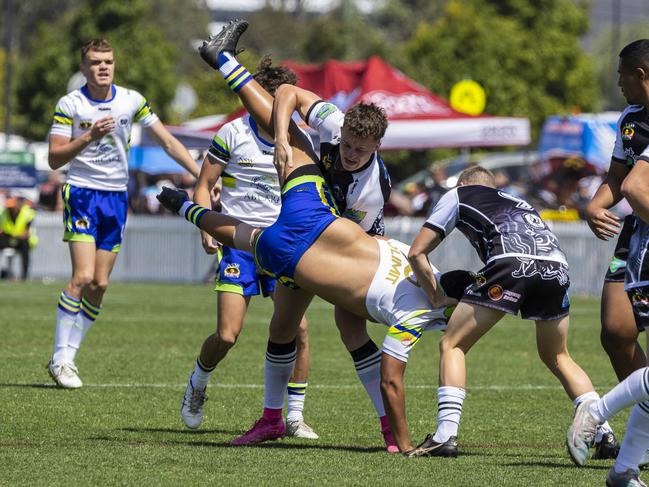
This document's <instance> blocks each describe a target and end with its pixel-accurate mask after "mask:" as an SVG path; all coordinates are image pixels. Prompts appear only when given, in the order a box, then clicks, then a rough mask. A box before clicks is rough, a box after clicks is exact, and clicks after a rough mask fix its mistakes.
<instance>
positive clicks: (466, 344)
mask: <svg viewBox="0 0 649 487" xmlns="http://www.w3.org/2000/svg"><path fill="white" fill-rule="evenodd" d="M504 315H505V312H504V311H501V310H498V309H494V308H487V307H486V306H480V305H478V304H472V303H465V302H463V301H460V302H459V303H458V305H457V306H456V307H455V310H454V311H453V314H452V315H451V317H450V319H449V321H448V325H447V327H446V331H445V332H444V336H443V337H442V340H441V342H440V346H441V347H442V350H444V349H448V348H460V349H462V350H464V351H465V352H467V351H469V349H471V347H472V346H473V345H474V344H475V343H476V342H477V341H478V340H480V338H481V337H482V336H484V335H485V334H486V333H487V332H488V331H489V330H490V329H491V327H493V326H494V325H495V324H496V323H498V321H500V319H501V318H502V317H503V316H504Z"/></svg>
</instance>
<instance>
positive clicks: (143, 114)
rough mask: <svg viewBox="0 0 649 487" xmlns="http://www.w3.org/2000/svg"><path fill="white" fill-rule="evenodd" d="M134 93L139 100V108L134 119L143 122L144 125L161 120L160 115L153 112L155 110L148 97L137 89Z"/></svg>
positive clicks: (147, 125) (148, 125)
mask: <svg viewBox="0 0 649 487" xmlns="http://www.w3.org/2000/svg"><path fill="white" fill-rule="evenodd" d="M133 93H134V94H135V99H136V100H137V109H136V111H135V115H133V121H134V122H139V123H141V124H142V126H143V127H150V126H151V125H153V124H154V123H156V122H157V121H158V120H160V119H159V118H158V116H157V115H156V114H155V113H153V110H151V107H150V106H149V102H148V101H147V99H146V98H144V96H142V95H141V94H140V93H138V92H137V91H134V92H133Z"/></svg>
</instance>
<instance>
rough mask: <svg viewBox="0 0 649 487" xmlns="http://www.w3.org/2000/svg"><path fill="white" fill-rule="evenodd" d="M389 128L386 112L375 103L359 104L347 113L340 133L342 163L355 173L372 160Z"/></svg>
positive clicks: (345, 167) (346, 168)
mask: <svg viewBox="0 0 649 487" xmlns="http://www.w3.org/2000/svg"><path fill="white" fill-rule="evenodd" d="M387 128H388V117H387V115H386V114H385V110H384V109H383V108H381V107H379V106H377V105H375V104H374V103H358V104H357V105H354V106H353V107H351V108H350V109H349V110H347V112H346V113H345V121H344V122H343V126H342V129H341V131H340V161H341V163H342V166H343V168H344V169H345V170H347V171H355V170H356V169H359V168H360V167H361V166H363V165H364V164H365V163H366V162H368V161H369V160H370V158H371V157H372V154H373V153H374V152H376V151H377V150H378V148H379V146H380V145H381V139H382V138H383V136H384V135H385V131H386V129H387Z"/></svg>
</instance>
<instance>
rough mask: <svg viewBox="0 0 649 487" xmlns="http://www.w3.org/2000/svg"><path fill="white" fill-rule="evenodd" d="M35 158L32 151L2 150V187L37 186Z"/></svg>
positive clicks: (0, 154)
mask: <svg viewBox="0 0 649 487" xmlns="http://www.w3.org/2000/svg"><path fill="white" fill-rule="evenodd" d="M34 159H35V158H34V154H33V153H32V152H27V151H8V152H0V188H33V187H34V186H36V166H35V165H34Z"/></svg>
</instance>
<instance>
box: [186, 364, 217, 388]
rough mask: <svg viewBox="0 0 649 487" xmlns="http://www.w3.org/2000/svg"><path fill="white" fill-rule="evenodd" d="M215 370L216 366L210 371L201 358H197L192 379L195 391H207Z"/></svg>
mask: <svg viewBox="0 0 649 487" xmlns="http://www.w3.org/2000/svg"><path fill="white" fill-rule="evenodd" d="M215 368H216V366H214V367H212V369H208V368H207V367H205V366H203V364H202V363H201V359H200V357H199V358H197V359H196V363H195V364H194V372H193V373H192V376H191V378H190V380H191V382H192V387H193V388H194V389H205V388H206V387H207V383H208V382H209V381H210V377H211V376H212V372H214V369H215Z"/></svg>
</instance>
